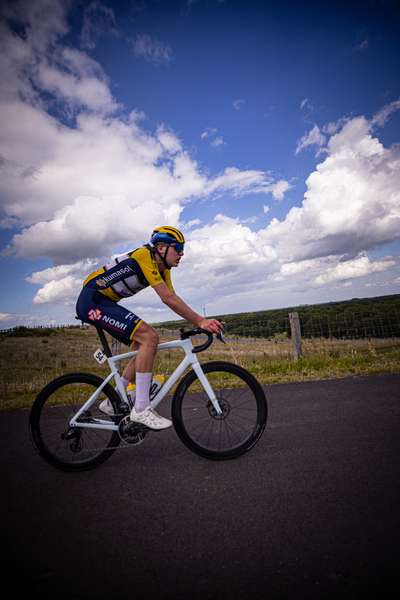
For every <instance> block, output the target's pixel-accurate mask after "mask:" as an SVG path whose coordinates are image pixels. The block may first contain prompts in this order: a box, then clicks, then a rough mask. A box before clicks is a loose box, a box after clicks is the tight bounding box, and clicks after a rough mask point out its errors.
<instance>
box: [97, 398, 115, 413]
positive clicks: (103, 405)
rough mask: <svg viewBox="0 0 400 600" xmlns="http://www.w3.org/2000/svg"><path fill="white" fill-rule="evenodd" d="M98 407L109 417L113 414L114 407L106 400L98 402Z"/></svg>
mask: <svg viewBox="0 0 400 600" xmlns="http://www.w3.org/2000/svg"><path fill="white" fill-rule="evenodd" d="M99 409H100V410H101V412H103V413H105V414H106V415H108V416H109V417H113V416H114V409H113V407H112V406H109V405H108V400H103V402H101V404H99Z"/></svg>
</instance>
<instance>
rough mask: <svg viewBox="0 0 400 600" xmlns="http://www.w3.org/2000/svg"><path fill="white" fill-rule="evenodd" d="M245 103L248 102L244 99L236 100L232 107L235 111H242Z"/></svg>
mask: <svg viewBox="0 0 400 600" xmlns="http://www.w3.org/2000/svg"><path fill="white" fill-rule="evenodd" d="M245 102H246V100H243V98H240V99H239V100H234V101H233V102H232V106H233V108H234V109H235V110H240V109H241V108H242V106H243V104H244V103H245Z"/></svg>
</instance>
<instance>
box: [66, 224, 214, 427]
mask: <svg viewBox="0 0 400 600" xmlns="http://www.w3.org/2000/svg"><path fill="white" fill-rule="evenodd" d="M184 244H185V238H184V237H183V235H182V233H181V232H180V231H178V229H175V228H174V227H168V226H163V227H158V228H157V229H155V230H154V231H153V233H152V235H151V238H150V245H149V244H145V246H144V247H143V248H139V249H137V250H134V251H133V252H128V253H127V254H124V255H123V256H119V257H118V258H115V259H113V260H111V261H110V262H109V263H108V264H107V265H105V266H104V267H103V268H101V269H99V270H97V271H94V272H93V273H91V274H90V275H89V276H88V277H87V278H86V279H85V281H84V283H83V289H82V291H81V293H80V295H79V298H78V301H77V304H76V312H77V315H78V317H79V318H80V319H81V320H82V321H84V322H86V323H90V324H93V323H95V324H96V325H97V326H99V327H101V328H102V329H104V330H105V331H108V333H110V334H111V335H112V336H113V337H114V338H116V339H117V340H120V341H121V342H123V343H124V344H127V345H128V346H129V347H130V348H131V349H132V350H138V353H137V355H136V356H135V357H134V358H132V359H131V360H130V362H129V363H128V365H127V366H126V368H125V370H124V372H123V374H122V377H121V381H122V383H123V385H124V387H125V389H126V388H127V387H128V385H129V384H130V383H133V382H135V383H136V400H135V406H134V407H133V409H132V411H131V415H130V418H131V421H134V422H138V423H143V424H144V425H147V427H149V428H150V429H155V430H160V429H166V428H167V427H170V426H171V425H172V422H171V421H170V420H169V419H165V418H164V417H161V416H160V415H159V414H158V413H156V411H155V410H154V409H153V408H152V407H151V405H150V396H149V389H150V381H151V376H152V370H153V363H154V358H155V355H156V352H157V345H158V333H157V332H156V331H155V329H153V327H151V326H150V325H148V324H147V323H145V322H144V321H143V320H142V319H141V318H140V317H138V316H137V315H135V314H134V313H132V312H130V311H129V310H127V309H126V308H124V307H122V306H120V305H119V304H118V302H119V301H120V300H122V299H123V298H127V297H129V296H133V295H135V294H137V293H138V292H140V291H141V290H143V289H144V288H146V287H149V286H151V287H152V288H153V289H154V290H155V291H156V292H157V294H158V295H159V297H160V298H161V300H162V302H163V303H164V304H166V305H167V306H168V307H169V308H170V309H171V310H173V311H174V312H175V313H176V314H177V315H179V316H180V317H182V318H183V319H186V320H187V321H189V322H190V323H193V325H195V326H196V327H201V328H202V329H205V330H206V331H209V332H210V333H216V334H218V333H220V330H221V329H222V324H221V323H220V322H219V321H217V320H216V319H206V318H204V317H201V316H200V315H199V314H197V313H196V312H195V311H193V310H192V309H191V308H190V307H189V306H188V305H187V304H186V303H185V302H184V301H183V300H182V299H181V298H180V297H179V296H178V295H177V294H176V293H175V291H174V288H173V286H172V281H171V273H170V270H171V268H172V267H178V266H179V262H180V260H181V258H182V256H183V250H184ZM101 409H102V410H103V411H104V412H107V413H108V414H113V409H112V407H111V406H108V405H107V402H104V403H102V405H101Z"/></svg>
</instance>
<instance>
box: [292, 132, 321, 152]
mask: <svg viewBox="0 0 400 600" xmlns="http://www.w3.org/2000/svg"><path fill="white" fill-rule="evenodd" d="M325 142H326V138H325V136H324V135H322V133H321V131H320V129H319V127H318V125H314V127H313V128H312V130H311V131H309V132H308V133H305V134H304V135H303V137H302V138H301V139H300V140H299V141H298V142H297V147H296V154H298V153H299V152H300V151H301V150H304V148H308V147H309V146H318V148H321V147H322V146H323V145H324V144H325Z"/></svg>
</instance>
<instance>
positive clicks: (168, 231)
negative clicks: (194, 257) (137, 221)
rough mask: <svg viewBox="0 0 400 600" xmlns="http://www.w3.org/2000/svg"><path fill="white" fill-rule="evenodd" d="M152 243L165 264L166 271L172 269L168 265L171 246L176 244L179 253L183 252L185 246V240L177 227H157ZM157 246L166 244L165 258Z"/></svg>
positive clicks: (152, 235)
mask: <svg viewBox="0 0 400 600" xmlns="http://www.w3.org/2000/svg"><path fill="white" fill-rule="evenodd" d="M150 243H151V244H152V245H153V246H154V251H155V252H156V253H157V254H158V256H159V257H160V258H161V260H162V261H163V263H164V266H165V268H166V269H170V268H171V267H170V266H169V265H168V263H167V254H168V250H169V247H170V245H171V244H176V250H177V252H183V246H184V244H185V238H184V237H183V235H182V234H181V232H180V231H178V229H175V227H166V226H164V227H157V229H155V230H154V231H153V233H152V234H151V238H150ZM157 244H165V245H166V246H167V249H166V250H165V254H164V256H162V255H161V254H160V253H159V251H158V250H157V247H156V246H157Z"/></svg>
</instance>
